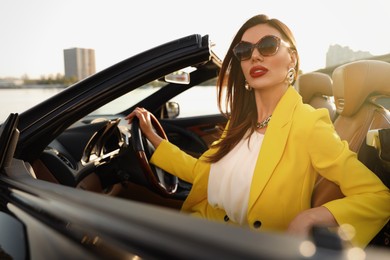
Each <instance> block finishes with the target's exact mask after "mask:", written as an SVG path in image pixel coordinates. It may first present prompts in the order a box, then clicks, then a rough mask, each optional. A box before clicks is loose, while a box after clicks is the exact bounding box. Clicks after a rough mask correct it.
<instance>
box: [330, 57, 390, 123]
mask: <svg viewBox="0 0 390 260" xmlns="http://www.w3.org/2000/svg"><path fill="white" fill-rule="evenodd" d="M332 79H333V95H334V99H335V103H336V108H337V113H338V114H340V115H343V116H352V115H354V114H355V113H356V112H357V111H358V110H359V109H360V107H361V106H362V105H363V103H364V101H366V100H367V98H368V97H369V96H371V95H374V94H377V95H386V96H390V64H389V63H387V62H384V61H377V60H360V61H354V62H351V63H348V64H344V65H341V66H340V67H337V68H336V69H335V70H334V71H333V75H332Z"/></svg>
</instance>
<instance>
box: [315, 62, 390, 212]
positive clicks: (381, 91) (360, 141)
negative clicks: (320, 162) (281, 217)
mask: <svg viewBox="0 0 390 260" xmlns="http://www.w3.org/2000/svg"><path fill="white" fill-rule="evenodd" d="M332 79H333V94H334V98H335V105H336V111H337V114H338V116H337V118H336V120H335V121H334V127H335V130H336V131H337V133H338V134H339V136H340V138H341V139H342V140H346V141H347V142H348V143H349V147H350V149H351V150H352V151H354V152H356V153H357V154H358V158H359V156H360V155H361V154H362V150H363V149H362V147H364V144H365V139H366V135H367V133H368V131H369V130H370V129H384V128H390V113H389V110H388V109H386V108H385V107H384V106H383V105H381V104H380V103H379V102H378V100H381V99H382V100H387V101H390V64H389V63H387V62H384V61H376V60H361V61H355V62H351V63H348V64H344V65H342V66H340V67H337V68H336V69H335V70H334V72H333V75H332ZM359 159H360V158H359ZM343 196H344V195H343V194H342V192H341V190H340V188H339V186H338V185H336V184H335V183H333V182H330V181H328V180H327V179H325V178H319V181H318V182H317V185H316V187H315V190H314V193H313V196H312V206H313V207H317V206H320V205H322V204H324V203H326V202H328V201H330V200H333V199H337V198H341V197H343Z"/></svg>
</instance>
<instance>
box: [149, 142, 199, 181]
mask: <svg viewBox="0 0 390 260" xmlns="http://www.w3.org/2000/svg"><path fill="white" fill-rule="evenodd" d="M197 161H198V159H196V158H195V157H192V156H191V155H189V154H187V153H186V152H184V151H182V150H180V148H179V147H177V146H175V145H174V144H172V143H170V142H169V141H167V140H163V141H162V142H161V143H160V145H159V146H158V147H157V148H156V150H155V151H154V153H153V155H152V158H151V159H150V163H152V164H154V165H156V166H158V167H160V168H161V169H163V170H164V171H166V172H169V173H171V174H173V175H175V176H177V177H178V178H180V179H182V180H184V181H187V182H189V183H193V180H194V178H195V175H194V168H195V165H196V163H197Z"/></svg>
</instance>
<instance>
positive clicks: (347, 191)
mask: <svg viewBox="0 0 390 260" xmlns="http://www.w3.org/2000/svg"><path fill="white" fill-rule="evenodd" d="M298 70H299V56H298V52H297V49H296V47H295V40H294V37H293V35H292V33H291V31H290V30H289V29H288V27H287V26H286V25H284V24H283V23H282V22H280V21H279V20H277V19H269V18H268V17H267V16H265V15H257V16H254V17H252V18H251V19H249V20H248V21H247V22H246V23H245V24H244V25H243V26H242V27H241V28H240V30H239V31H238V33H237V34H236V36H235V37H234V39H233V41H232V44H231V46H230V48H229V49H228V52H227V54H226V57H225V59H224V61H223V64H222V68H221V71H220V75H219V79H218V83H217V87H218V92H219V100H218V101H219V107H220V109H221V111H222V107H221V103H222V101H224V100H223V97H222V96H223V95H222V92H223V91H222V90H223V89H225V88H226V100H225V101H227V102H226V104H227V105H226V108H225V110H226V111H227V112H226V113H225V114H226V116H227V117H228V118H229V122H228V125H227V127H226V129H225V131H224V133H222V137H221V139H220V140H219V141H217V142H215V143H214V144H213V145H212V146H211V148H210V149H209V150H208V151H206V152H205V153H204V154H203V155H202V156H201V157H200V158H199V159H196V158H193V157H191V156H189V155H187V154H185V153H184V152H182V151H180V150H179V148H177V147H176V146H174V145H173V144H171V143H169V142H168V141H166V140H162V139H161V137H159V136H158V135H157V134H155V132H154V131H153V129H152V126H151V123H150V116H149V112H148V111H146V110H145V109H143V108H137V109H135V110H134V111H133V112H132V113H130V114H129V115H128V116H127V119H128V120H129V123H130V122H131V120H132V118H133V117H135V116H136V117H138V118H139V119H140V126H141V129H142V131H143V133H144V134H145V136H146V137H147V138H148V139H149V140H150V141H151V142H152V144H153V145H154V146H155V147H156V151H155V152H154V154H153V156H152V158H151V163H153V164H155V165H157V166H159V167H161V168H162V169H164V170H166V171H167V172H170V173H172V174H174V175H176V176H178V177H179V178H181V179H183V180H185V181H188V182H190V183H192V184H193V186H192V190H191V192H190V194H189V195H188V197H187V199H186V201H185V202H184V204H183V207H182V210H184V211H186V212H190V213H192V214H193V215H197V216H201V217H204V218H207V219H210V220H220V221H225V222H229V223H232V224H237V225H241V226H249V227H250V228H253V229H259V228H260V230H273V231H287V232H289V233H292V234H298V235H303V236H306V235H308V234H309V232H310V229H311V228H312V227H313V226H314V225H319V226H327V227H336V226H339V225H342V224H349V226H352V227H354V230H355V232H356V234H355V235H354V236H353V238H352V241H353V242H354V243H355V244H356V245H359V246H366V245H367V244H368V243H369V241H370V240H371V239H372V238H373V237H374V236H375V234H376V233H377V232H378V231H379V230H380V229H381V228H382V227H383V226H384V225H385V223H387V221H388V219H389V216H390V193H389V190H388V189H387V188H386V186H384V185H383V183H382V182H381V181H380V180H379V179H378V178H377V177H376V175H375V174H373V173H372V172H371V171H370V170H368V169H367V168H366V167H365V166H364V165H363V164H361V163H360V162H359V161H358V160H357V157H356V154H354V153H353V152H351V151H350V150H349V148H348V144H347V143H346V142H345V141H341V140H340V138H339V137H338V135H337V134H336V133H335V131H334V128H333V126H332V123H331V120H330V118H329V115H328V113H327V111H325V110H315V109H313V108H312V107H310V106H308V105H304V104H303V103H302V99H301V97H300V95H299V94H298V93H297V92H296V91H295V90H294V88H293V87H292V84H294V81H295V79H296V76H297V73H296V72H297V71H298ZM225 83H226V84H227V86H224V84H225ZM317 173H319V174H320V175H322V176H324V177H325V178H328V179H331V180H333V181H334V182H336V183H338V184H339V185H340V187H341V189H342V190H343V192H344V195H345V196H346V197H345V198H343V199H339V200H335V201H331V202H328V203H326V204H324V205H322V206H320V207H316V208H311V205H310V202H311V196H312V192H313V189H314V185H315V181H316V178H317ZM363 180H364V181H363Z"/></svg>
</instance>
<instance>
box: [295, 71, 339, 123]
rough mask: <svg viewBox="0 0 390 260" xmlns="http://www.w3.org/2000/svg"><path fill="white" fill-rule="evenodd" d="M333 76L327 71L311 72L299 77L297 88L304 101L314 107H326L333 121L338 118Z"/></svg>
mask: <svg viewBox="0 0 390 260" xmlns="http://www.w3.org/2000/svg"><path fill="white" fill-rule="evenodd" d="M332 85H333V84H332V78H331V77H330V76H329V75H328V74H325V73H321V72H310V73H305V74H302V75H300V76H299V77H298V79H297V85H296V88H297V90H298V92H299V94H300V95H301V96H302V101H303V103H306V104H309V105H311V106H312V107H314V108H326V109H328V111H329V116H330V119H331V120H332V122H333V121H334V120H335V119H336V115H337V113H336V106H335V104H334V101H333V100H332V99H333V90H332Z"/></svg>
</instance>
